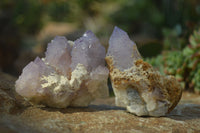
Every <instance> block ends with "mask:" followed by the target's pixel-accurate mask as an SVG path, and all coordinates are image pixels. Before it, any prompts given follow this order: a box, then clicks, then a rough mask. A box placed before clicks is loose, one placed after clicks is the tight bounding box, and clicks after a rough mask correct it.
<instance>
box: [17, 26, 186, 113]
mask: <svg viewBox="0 0 200 133" xmlns="http://www.w3.org/2000/svg"><path fill="white" fill-rule="evenodd" d="M45 54H46V56H45V58H42V59H40V58H38V57H37V58H36V59H35V60H34V61H33V62H31V63H29V64H28V65H27V66H26V67H25V68H24V69H23V72H22V75H21V76H20V77H19V79H18V80H17V81H16V91H17V92H18V93H19V94H20V95H21V96H23V97H25V98H26V99H28V100H29V101H31V102H32V103H35V104H44V105H47V106H51V107H57V108H65V107H67V106H87V105H88V104H89V103H90V102H91V101H92V100H93V99H95V98H96V97H102V96H108V87H107V78H108V73H109V75H110V79H111V82H112V87H113V90H114V93H115V104H116V105H117V106H123V107H126V108H127V110H128V111H129V112H131V113H133V114H135V115H138V116H163V115H165V114H166V113H169V112H170V111H171V110H172V109H173V108H174V107H175V106H176V105H177V103H178V102H179V100H180V98H181V93H182V90H181V86H180V84H179V83H178V81H177V80H176V79H175V78H174V77H173V76H163V75H161V74H160V73H159V72H158V71H157V70H154V69H153V67H152V66H151V65H150V64H148V63H147V62H144V61H143V60H142V57H141V56H140V53H139V52H138V50H137V46H136V44H135V43H134V42H133V41H131V40H130V38H129V36H128V35H127V33H126V32H124V31H123V30H121V29H119V28H117V27H115V29H114V31H113V33H112V35H111V37H110V40H109V48H108V53H107V55H106V52H105V49H104V47H103V46H102V45H101V44H100V42H99V40H98V39H97V37H96V36H95V35H94V34H93V33H92V32H91V31H88V32H86V33H85V34H84V35H83V36H82V37H81V38H79V39H77V40H76V41H75V42H72V41H68V40H67V39H66V38H65V37H56V38H55V39H54V40H52V41H51V43H49V44H48V48H47V51H46V53H45ZM105 56H106V58H105ZM104 58H105V59H106V62H107V64H108V68H109V71H108V69H107V68H106V67H105V60H104Z"/></svg>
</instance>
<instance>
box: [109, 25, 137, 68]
mask: <svg viewBox="0 0 200 133" xmlns="http://www.w3.org/2000/svg"><path fill="white" fill-rule="evenodd" d="M133 55H134V56H133ZM107 56H112V57H113V58H114V59H113V60H114V65H115V66H116V67H118V68H119V69H120V70H124V69H127V68H130V67H132V66H133V61H134V60H135V59H138V58H141V56H140V54H139V52H138V51H137V46H136V44H135V43H134V42H133V41H132V40H130V38H129V36H128V34H127V33H126V32H125V31H123V30H122V29H120V28H118V27H116V26H115V28H114V30H113V33H112V35H111V37H110V40H109V48H108V52H107Z"/></svg>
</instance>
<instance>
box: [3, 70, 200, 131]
mask: <svg viewBox="0 0 200 133" xmlns="http://www.w3.org/2000/svg"><path fill="white" fill-rule="evenodd" d="M15 80H16V79H15V78H13V77H11V76H9V75H6V74H2V73H0V92H4V94H2V93H0V100H1V102H0V132H3V133H27V132H28V133H55V132H56V133H63V132H65V133H68V132H69V133H71V132H82V133H93V132H96V133H100V132H118V133H132V132H134V133H146V132H148V133H155V132H160V133H171V132H172V133H174V132H175V133H198V132H199V131H200V96H199V95H196V94H191V93H188V92H184V93H183V96H182V99H181V102H180V103H179V105H178V106H176V108H175V109H174V110H173V111H172V112H171V113H169V114H168V115H166V116H165V117H137V116H135V115H132V114H130V113H128V112H127V111H126V110H125V108H120V107H116V106H114V104H115V103H114V101H115V100H114V98H113V97H111V98H104V99H97V100H96V101H94V102H93V103H92V104H91V105H89V107H87V108H86V107H82V108H77V107H76V108H72V107H69V108H65V109H56V108H48V107H42V106H38V107H36V106H31V105H30V104H28V103H27V102H26V101H24V100H23V98H22V97H20V96H19V95H17V93H15V92H14V90H15V89H14V82H15ZM7 101H11V104H6V103H7ZM8 109H9V111H8Z"/></svg>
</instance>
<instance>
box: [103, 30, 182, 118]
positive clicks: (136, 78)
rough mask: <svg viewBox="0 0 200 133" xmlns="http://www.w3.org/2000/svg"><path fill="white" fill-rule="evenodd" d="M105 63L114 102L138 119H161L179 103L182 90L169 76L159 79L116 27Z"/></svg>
mask: <svg viewBox="0 0 200 133" xmlns="http://www.w3.org/2000/svg"><path fill="white" fill-rule="evenodd" d="M106 61H107V64H108V67H109V70H110V78H111V81H112V87H113V89H114V93H115V96H116V98H115V103H116V105H118V106H122V107H126V108H127V110H128V111H129V112H131V113H133V114H136V115H138V116H164V115H165V114H166V113H168V112H170V111H171V110H172V109H173V108H174V107H175V106H176V105H177V103H178V102H179V100H180V98H181V93H182V89H181V86H180V84H179V83H178V81H176V79H175V78H174V77H172V76H162V75H161V74H160V73H159V72H158V71H156V70H154V69H153V67H152V66H151V65H150V64H148V63H146V62H144V61H143V60H142V58H141V56H140V54H139V52H138V50H137V47H136V44H135V43H134V42H132V41H131V40H130V39H129V37H128V35H127V33H126V32H124V31H123V30H121V29H119V28H117V27H115V29H114V31H113V33H112V35H111V37H110V40H109V48H108V53H107V56H106Z"/></svg>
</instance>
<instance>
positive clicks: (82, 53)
mask: <svg viewBox="0 0 200 133" xmlns="http://www.w3.org/2000/svg"><path fill="white" fill-rule="evenodd" d="M45 55H46V57H45V58H43V59H40V58H38V57H37V58H36V59H35V60H34V61H33V62H30V63H29V64H28V65H27V66H26V67H25V68H24V69H23V72H22V74H21V76H20V77H19V79H18V80H17V81H16V85H15V86H16V92H17V93H19V94H20V95H21V96H23V97H24V98H25V99H28V100H29V101H30V102H32V103H34V104H44V105H47V106H50V107H56V108H65V107H67V106H87V105H88V104H89V103H90V102H91V101H92V100H94V99H95V98H96V97H105V96H108V88H107V78H108V73H109V71H108V69H107V68H106V67H105V60H104V58H105V55H106V52H105V48H104V47H103V46H102V45H101V44H100V41H99V40H98V38H97V37H96V36H95V35H94V34H93V33H92V32H91V31H87V32H86V33H85V34H84V35H83V36H82V37H81V38H80V39H78V40H76V41H75V42H72V41H68V40H67V39H66V38H65V37H61V36H58V37H55V39H54V40H52V41H51V43H49V44H48V48H47V51H46V53H45Z"/></svg>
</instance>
